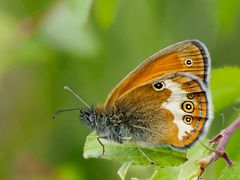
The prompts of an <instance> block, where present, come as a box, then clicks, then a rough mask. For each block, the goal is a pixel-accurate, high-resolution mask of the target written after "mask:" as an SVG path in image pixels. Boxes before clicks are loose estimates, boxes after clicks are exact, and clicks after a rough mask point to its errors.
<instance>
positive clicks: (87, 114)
mask: <svg viewBox="0 0 240 180" xmlns="http://www.w3.org/2000/svg"><path fill="white" fill-rule="evenodd" d="M80 119H81V121H82V122H83V123H84V124H85V125H86V126H87V127H89V128H91V129H94V128H95V127H96V121H97V116H96V111H95V109H94V108H85V109H81V110H80Z"/></svg>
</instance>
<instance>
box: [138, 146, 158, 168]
mask: <svg viewBox="0 0 240 180" xmlns="http://www.w3.org/2000/svg"><path fill="white" fill-rule="evenodd" d="M137 148H138V150H139V152H140V153H141V154H142V155H143V156H144V157H145V158H146V159H147V160H148V162H149V163H150V164H152V165H153V164H155V163H154V162H153V161H152V160H151V159H150V158H149V157H148V156H147V155H146V153H145V152H144V151H143V150H142V149H141V148H140V147H139V146H137Z"/></svg>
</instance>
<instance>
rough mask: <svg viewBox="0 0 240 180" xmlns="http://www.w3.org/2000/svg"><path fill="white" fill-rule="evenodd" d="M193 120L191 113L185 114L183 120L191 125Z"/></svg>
mask: <svg viewBox="0 0 240 180" xmlns="http://www.w3.org/2000/svg"><path fill="white" fill-rule="evenodd" d="M192 121H193V117H192V116H190V115H185V116H183V122H184V123H186V124H188V125H190V124H192Z"/></svg>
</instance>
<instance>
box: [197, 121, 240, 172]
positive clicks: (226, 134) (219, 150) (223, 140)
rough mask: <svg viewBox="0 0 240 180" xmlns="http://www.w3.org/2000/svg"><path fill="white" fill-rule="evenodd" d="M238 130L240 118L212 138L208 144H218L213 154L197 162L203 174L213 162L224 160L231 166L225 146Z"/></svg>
mask: <svg viewBox="0 0 240 180" xmlns="http://www.w3.org/2000/svg"><path fill="white" fill-rule="evenodd" d="M238 128H240V117H239V118H237V119H236V120H235V121H234V122H233V123H232V124H231V125H229V126H228V127H227V128H225V129H223V130H222V131H221V132H220V134H218V135H217V136H216V137H215V138H213V139H212V140H211V141H210V143H211V144H214V143H216V142H219V143H218V145H217V147H216V149H215V150H214V152H213V153H211V154H210V155H209V156H207V157H205V158H203V159H201V160H200V161H199V165H200V169H201V171H202V173H203V171H204V170H205V168H206V167H207V166H208V165H209V164H210V163H211V162H213V161H215V160H217V159H219V158H224V160H225V161H226V163H227V165H228V166H231V165H232V161H231V159H230V158H229V157H228V155H227V153H226V152H225V148H226V146H227V143H228V141H229V139H230V138H231V136H232V134H233V133H234V132H235V131H236V130H237V129H238Z"/></svg>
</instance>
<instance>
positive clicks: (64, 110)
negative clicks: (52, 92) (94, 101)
mask: <svg viewBox="0 0 240 180" xmlns="http://www.w3.org/2000/svg"><path fill="white" fill-rule="evenodd" d="M80 109H81V108H71V109H60V110H58V111H56V112H55V113H54V114H53V116H52V118H53V119H55V118H56V116H57V115H58V114H60V113H62V112H67V111H75V110H80Z"/></svg>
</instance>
